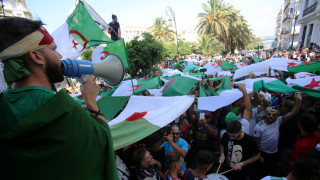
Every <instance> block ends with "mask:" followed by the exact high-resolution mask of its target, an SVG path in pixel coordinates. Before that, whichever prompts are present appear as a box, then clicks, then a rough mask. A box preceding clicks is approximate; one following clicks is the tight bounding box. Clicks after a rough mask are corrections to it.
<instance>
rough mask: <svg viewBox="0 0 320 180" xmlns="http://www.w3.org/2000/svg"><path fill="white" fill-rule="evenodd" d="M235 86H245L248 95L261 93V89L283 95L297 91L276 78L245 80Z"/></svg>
mask: <svg viewBox="0 0 320 180" xmlns="http://www.w3.org/2000/svg"><path fill="white" fill-rule="evenodd" d="M235 84H245V85H246V89H247V92H248V93H251V92H253V91H255V92H259V90H260V89H262V90H267V91H274V92H281V93H291V94H292V93H295V92H296V90H294V89H292V88H290V87H289V86H287V85H286V84H284V83H283V82H282V81H280V80H278V79H276V78H268V77H263V78H256V79H245V80H242V81H238V82H236V83H235Z"/></svg>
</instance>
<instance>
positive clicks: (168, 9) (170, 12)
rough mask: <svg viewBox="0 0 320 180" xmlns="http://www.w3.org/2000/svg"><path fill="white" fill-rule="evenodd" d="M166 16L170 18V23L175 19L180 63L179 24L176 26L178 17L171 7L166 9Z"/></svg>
mask: <svg viewBox="0 0 320 180" xmlns="http://www.w3.org/2000/svg"><path fill="white" fill-rule="evenodd" d="M166 14H167V15H168V16H169V21H172V19H173V22H174V26H175V29H176V38H177V47H178V61H179V58H180V50H179V40H178V31H177V24H176V16H175V14H174V12H173V10H172V9H171V7H170V6H167V8H166Z"/></svg>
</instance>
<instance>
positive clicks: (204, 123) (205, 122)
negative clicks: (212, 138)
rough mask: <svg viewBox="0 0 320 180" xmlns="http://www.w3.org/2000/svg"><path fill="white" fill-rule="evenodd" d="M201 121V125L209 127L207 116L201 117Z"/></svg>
mask: <svg viewBox="0 0 320 180" xmlns="http://www.w3.org/2000/svg"><path fill="white" fill-rule="evenodd" d="M199 122H200V125H201V126H203V127H204V128H207V127H208V120H207V119H206V118H204V119H201V120H200V121H199Z"/></svg>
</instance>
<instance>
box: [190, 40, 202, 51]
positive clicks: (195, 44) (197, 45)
mask: <svg viewBox="0 0 320 180" xmlns="http://www.w3.org/2000/svg"><path fill="white" fill-rule="evenodd" d="M186 44H187V45H188V46H189V47H190V48H191V53H194V54H201V53H202V51H201V47H200V43H199V42H186Z"/></svg>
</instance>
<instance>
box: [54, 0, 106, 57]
mask: <svg viewBox="0 0 320 180" xmlns="http://www.w3.org/2000/svg"><path fill="white" fill-rule="evenodd" d="M98 24H99V25H98ZM108 28H109V25H108V24H107V23H106V22H104V20H103V19H102V18H101V17H100V16H99V14H98V13H96V12H95V11H94V10H93V9H92V8H91V7H90V5H89V4H88V3H86V2H85V1H82V0H77V1H76V2H75V6H74V8H73V11H72V13H71V14H70V15H69V17H68V19H67V21H66V22H65V23H63V24H62V25H61V26H60V27H59V28H58V29H57V30H55V31H54V32H53V33H52V36H53V38H54V40H55V43H56V45H57V51H58V52H59V53H60V54H61V55H62V57H63V59H66V58H78V57H79V56H80V55H81V54H82V53H83V52H84V51H86V50H87V49H88V48H90V47H92V46H97V45H100V44H101V43H105V44H107V43H111V42H112V40H111V39H110V38H109V37H108V36H107V35H106V34H105V33H104V32H103V30H107V29H108Z"/></svg>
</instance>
